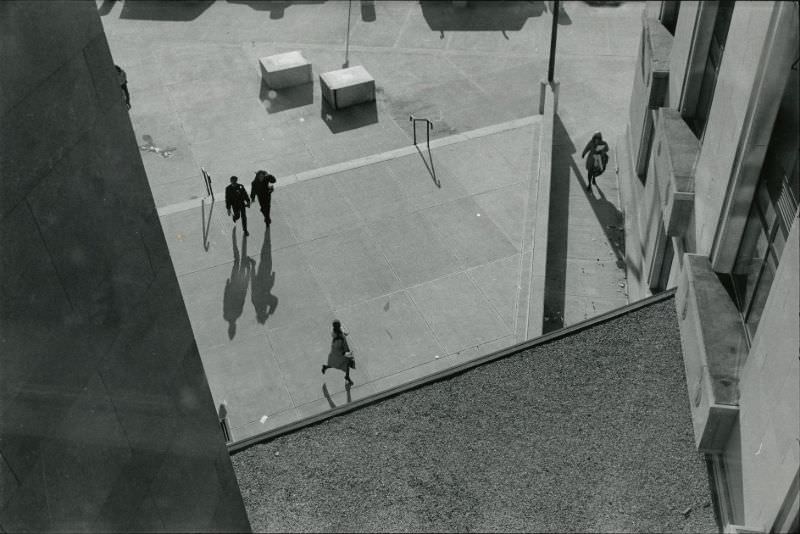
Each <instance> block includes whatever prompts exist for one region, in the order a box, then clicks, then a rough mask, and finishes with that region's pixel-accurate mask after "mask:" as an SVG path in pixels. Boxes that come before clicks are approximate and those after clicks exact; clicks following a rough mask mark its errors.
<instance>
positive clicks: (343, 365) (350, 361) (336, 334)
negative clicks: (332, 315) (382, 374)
mask: <svg viewBox="0 0 800 534" xmlns="http://www.w3.org/2000/svg"><path fill="white" fill-rule="evenodd" d="M330 368H334V369H339V370H340V371H344V380H345V383H346V384H347V385H348V386H352V385H353V381H352V380H350V369H355V368H356V362H355V358H353V356H352V354H351V353H350V346H349V345H348V344H347V332H345V331H343V330H342V323H340V322H339V321H338V320H335V321H333V331H332V332H331V351H330V353H328V363H327V364H326V365H323V366H322V374H323V375H324V374H325V371H327V370H328V369H330Z"/></svg>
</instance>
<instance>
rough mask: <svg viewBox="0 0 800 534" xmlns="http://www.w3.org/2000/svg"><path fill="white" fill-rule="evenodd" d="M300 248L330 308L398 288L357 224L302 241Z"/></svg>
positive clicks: (378, 251)
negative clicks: (336, 232) (345, 229)
mask: <svg viewBox="0 0 800 534" xmlns="http://www.w3.org/2000/svg"><path fill="white" fill-rule="evenodd" d="M300 249H301V250H302V251H303V255H304V256H305V257H306V258H307V259H308V262H309V264H310V265H311V268H312V269H313V271H314V276H315V278H316V279H317V280H319V282H320V287H321V288H322V291H323V292H324V293H325V296H326V297H327V298H328V302H329V303H330V306H331V308H332V309H338V308H341V307H344V306H347V305H348V304H352V303H355V302H360V301H364V300H369V299H371V298H374V297H377V296H379V295H385V294H387V293H391V292H393V291H395V290H397V289H399V288H400V280H399V279H398V277H397V276H396V275H395V274H394V271H393V270H392V267H391V266H390V265H389V262H388V261H386V257H385V256H384V255H383V252H382V251H381V249H380V247H379V245H378V243H376V242H374V241H373V240H372V238H370V236H368V235H367V233H366V232H365V231H364V229H363V228H361V227H358V228H356V229H354V230H347V231H345V232H342V233H338V234H333V235H329V236H327V237H325V238H321V239H315V240H313V241H309V242H307V243H303V244H302V245H301V246H300Z"/></svg>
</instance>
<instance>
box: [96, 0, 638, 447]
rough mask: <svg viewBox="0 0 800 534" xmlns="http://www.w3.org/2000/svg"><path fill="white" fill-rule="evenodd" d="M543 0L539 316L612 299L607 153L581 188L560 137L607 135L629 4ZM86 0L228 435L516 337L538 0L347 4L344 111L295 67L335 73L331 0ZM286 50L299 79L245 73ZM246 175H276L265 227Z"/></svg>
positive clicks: (634, 16)
mask: <svg viewBox="0 0 800 534" xmlns="http://www.w3.org/2000/svg"><path fill="white" fill-rule="evenodd" d="M170 4H171V5H170ZM181 4H183V7H181ZM279 4H280V5H282V6H283V7H282V8H281V9H278V8H279V7H280V6H279ZM565 4H566V7H565V10H564V12H563V13H562V15H561V19H560V20H561V22H562V25H561V26H560V27H559V59H558V63H557V77H558V78H559V79H560V81H561V89H560V100H559V117H558V120H557V123H556V131H555V135H554V145H555V148H554V151H553V177H552V180H553V181H552V194H551V203H550V213H551V225H550V235H549V240H550V241H549V243H548V245H547V247H548V266H547V278H548V291H547V295H546V299H545V300H546V302H545V306H546V313H547V317H548V322H547V323H546V325H545V327H546V328H550V329H553V328H557V327H559V326H561V325H566V324H571V323H574V322H577V321H579V320H582V319H584V318H586V317H589V316H591V315H595V314H596V313H601V312H603V311H606V310H607V309H612V308H615V307H617V306H620V305H623V304H626V303H627V298H626V296H625V293H624V287H621V286H620V283H622V284H623V285H624V268H623V269H620V268H619V266H618V265H617V262H618V255H619V254H620V253H621V251H620V249H619V246H618V245H617V244H616V242H617V235H616V233H615V232H616V231H617V230H616V228H615V227H619V226H621V222H619V220H618V219H619V215H620V214H619V212H618V208H617V207H618V206H619V200H618V195H617V193H616V181H615V179H614V175H613V167H614V165H613V163H614V161H613V158H612V163H611V164H610V165H609V170H608V171H607V172H606V174H605V175H604V176H602V177H601V178H600V179H599V182H600V184H601V192H598V191H595V192H593V194H592V195H587V194H586V193H585V191H583V190H582V189H581V185H582V183H585V182H582V181H583V180H585V173H584V172H583V164H582V161H581V160H580V151H581V150H582V148H583V144H585V142H586V141H587V140H588V139H589V137H590V136H591V133H592V132H593V131H594V130H597V129H600V130H602V131H603V132H604V134H605V137H606V138H607V139H608V140H609V141H610V142H612V150H613V148H614V147H613V140H614V137H613V135H614V133H615V132H617V131H622V130H623V129H624V120H625V114H626V112H627V98H628V96H629V92H630V87H631V76H632V73H633V65H632V62H633V59H634V58H635V54H636V43H637V42H638V26H639V16H640V13H641V8H642V4H623V5H622V6H620V7H616V8H595V7H591V6H588V5H586V4H584V3H582V2H567V3H565ZM98 5H99V6H100V12H101V13H102V14H103V24H104V26H105V28H106V33H107V35H108V38H109V44H110V46H111V50H112V53H113V55H114V58H115V62H116V63H117V64H119V65H121V66H123V67H124V68H125V69H126V71H127V73H128V79H129V87H130V90H131V93H132V104H133V109H132V110H131V120H132V123H133V126H134V130H135V132H136V135H137V139H138V140H139V142H140V143H141V144H142V145H143V152H142V159H143V162H144V164H145V167H146V169H147V171H148V176H149V179H150V183H151V188H152V191H153V195H154V199H155V202H156V205H157V206H158V207H159V213H160V215H161V220H162V226H163V228H164V234H165V236H166V239H167V243H168V245H169V247H170V250H171V253H172V258H173V263H174V264H175V268H176V272H177V275H178V278H179V282H180V284H181V288H182V291H183V295H184V301H185V304H186V308H187V311H188V312H189V316H190V319H191V321H192V326H193V328H194V331H195V336H196V339H197V342H198V346H199V348H200V352H201V356H202V358H203V363H204V366H205V370H206V374H207V376H208V379H209V384H210V386H211V389H212V394H213V396H214V399H215V402H216V403H217V404H218V405H220V404H224V405H225V406H226V411H227V416H228V418H229V425H230V426H231V428H232V431H233V437H234V438H235V439H241V438H244V437H247V436H250V435H253V434H256V433H259V432H263V431H265V430H268V429H270V428H275V427H277V426H280V425H282V424H285V423H289V422H292V421H294V420H297V419H299V418H303V417H306V416H309V415H313V414H316V413H319V412H320V411H323V410H327V409H329V408H330V407H332V406H335V405H338V404H340V403H344V402H347V401H348V400H351V399H354V398H358V397H362V396H364V395H368V394H371V393H374V392H377V391H380V390H383V389H386V388H389V387H391V386H393V385H396V384H399V383H402V382H405V381H408V380H411V379H414V378H417V377H419V376H424V375H426V374H429V373H431V372H434V371H437V370H440V369H442V368H445V367H448V366H451V365H455V364H457V363H460V362H461V361H464V359H465V358H473V357H477V356H478V355H481V354H485V353H488V352H492V351H494V350H497V349H499V348H502V347H505V346H508V345H510V344H512V343H514V342H516V341H521V340H523V339H524V335H523V334H522V333H523V331H524V329H523V328H521V323H522V321H520V318H519V313H518V312H519V311H520V310H521V309H522V308H523V307H522V306H520V303H521V302H524V301H525V299H527V298H529V295H528V294H527V293H526V292H525V285H524V284H521V283H520V273H521V272H523V267H524V265H525V263H524V262H526V261H529V258H530V247H531V243H530V236H528V235H526V232H524V231H523V229H524V228H526V221H528V220H530V219H529V218H530V217H532V216H534V215H535V214H533V213H531V209H530V202H529V200H530V196H531V195H530V191H531V190H532V189H533V188H535V187H536V180H538V175H537V173H536V169H537V167H538V164H537V163H538V157H539V154H538V153H537V152H536V150H534V147H537V145H538V135H539V132H538V129H539V117H535V116H532V115H534V113H535V108H536V104H537V102H538V92H539V90H538V87H539V86H538V81H539V80H540V79H541V78H543V77H544V76H546V61H547V57H546V50H547V47H548V45H549V25H550V20H551V19H550V14H549V12H548V11H547V9H548V5H549V4H545V3H542V2H519V3H513V4H512V3H505V4H503V5H504V7H503V8H502V9H500V8H498V7H497V6H498V4H494V6H493V7H491V6H489V5H488V4H479V5H477V6H471V7H468V8H455V7H452V6H449V5H448V6H446V7H442V6H441V5H433V4H431V3H423V4H419V3H416V2H414V3H411V2H409V3H406V2H376V3H375V4H374V5H373V9H374V12H373V13H369V9H366V12H365V8H364V6H368V3H363V4H362V5H361V13H360V15H359V10H357V9H354V10H353V16H352V28H351V39H350V47H349V63H350V65H358V64H361V65H364V66H365V68H366V69H367V70H368V71H369V72H370V73H371V74H372V75H373V76H374V77H375V78H376V83H377V86H378V94H377V101H376V103H375V104H374V105H362V106H357V107H354V108H350V109H349V110H345V111H343V112H341V111H340V112H332V110H330V109H327V107H326V106H325V105H324V103H323V102H322V101H321V99H320V94H319V87H318V82H317V80H316V77H317V75H318V74H319V73H320V72H324V71H326V70H333V69H337V68H340V67H341V66H342V62H343V59H344V54H345V43H344V35H345V33H346V22H347V20H346V17H347V3H346V2H315V3H302V4H288V5H287V4H286V3H285V2H284V3H263V2H215V3H210V2H192V3H177V4H176V3H146V2H143V3H133V2H114V3H108V2H106V3H102V4H101V3H99V2H98ZM354 6H355V3H354ZM465 9H466V11H464V10H465ZM470 10H472V11H470ZM487 14H488V15H491V16H485V15H487ZM543 14H546V15H547V16H542V15H543ZM477 15H483V16H477ZM609 35H614V37H615V39H614V40H612V39H611V38H610V37H609ZM631 36H632V37H631ZM295 49H296V50H301V51H302V52H303V54H304V55H305V56H306V57H307V58H308V59H309V60H311V61H312V63H313V65H314V76H315V82H314V83H313V84H307V85H306V86H301V87H299V88H296V89H292V90H289V91H280V92H274V91H270V90H269V89H267V88H266V87H264V86H262V85H261V81H260V76H259V72H258V65H257V58H258V57H259V56H262V55H268V54H273V53H278V52H283V51H286V50H295ZM411 114H413V115H415V116H419V117H427V118H430V119H431V120H432V121H433V122H434V130H433V132H432V136H433V137H432V138H433V141H432V144H433V149H432V152H431V154H428V153H427V151H426V150H425V149H424V148H423V150H422V151H421V152H417V151H416V150H415V149H413V148H412V147H410V145H411V130H410V124H409V122H408V116H409V115H411ZM578 145H580V146H578ZM155 148H158V149H159V150H165V149H166V150H169V152H168V153H169V154H170V155H169V157H164V156H165V155H166V154H163V153H162V154H159V153H157V152H154V151H152V150H154V149H155ZM426 157H427V158H428V159H425V158H426ZM201 166H203V167H205V168H206V169H207V170H208V171H209V172H210V173H211V175H212V177H213V179H214V183H215V185H216V190H217V201H216V202H215V203H213V204H212V203H210V199H207V200H203V201H202V202H201V199H202V197H204V195H205V192H204V186H203V184H202V181H201V178H200V172H199V168H200V167H201ZM431 167H432V168H431ZM259 168H265V169H267V170H269V171H270V172H272V173H274V174H276V175H277V176H278V179H279V183H278V186H279V187H278V189H277V190H276V193H275V195H274V198H273V217H272V218H273V221H274V222H273V225H272V227H271V228H270V231H269V232H268V233H266V232H265V229H264V224H263V222H262V221H261V220H260V218H259V216H258V215H259V213H258V210H257V209H251V210H250V230H251V235H250V237H249V238H247V240H246V241H245V240H243V236H242V234H241V228H239V229H238V230H236V231H235V232H234V231H233V225H232V223H231V221H230V219H229V218H227V217H226V216H225V210H224V200H223V199H222V198H221V192H222V188H223V187H224V185H225V184H226V182H227V177H228V176H230V175H231V174H236V175H238V176H239V177H240V181H241V182H243V183H245V184H246V185H249V182H250V180H251V179H252V176H253V173H254V172H255V170H257V169H259ZM432 172H433V173H435V175H436V179H437V180H438V181H439V182H440V185H441V187H437V186H436V185H435V184H434V180H433V179H432V176H431V174H432ZM620 237H621V236H620ZM526 242H527V245H526ZM539 245H540V246H541V245H542V244H541V243H540V244H539ZM622 253H623V254H624V251H622ZM237 258H238V259H237ZM334 317H337V318H339V319H340V320H342V323H343V325H344V327H345V330H348V331H349V332H350V334H351V335H350V341H351V347H352V348H353V350H354V352H355V354H356V357H357V362H358V368H357V369H356V370H355V371H354V372H353V374H352V377H353V380H354V381H355V382H356V384H355V386H354V387H353V388H351V389H350V390H345V388H344V380H343V378H342V375H341V373H340V372H338V371H330V372H329V373H328V374H327V375H325V376H324V377H323V376H322V375H321V374H319V373H320V369H319V368H320V365H321V364H322V363H323V362H324V361H325V358H326V355H327V351H328V345H329V339H330V338H329V332H330V321H331V320H332V319H333V318H334ZM232 323H233V324H235V330H233V329H231V324H232Z"/></svg>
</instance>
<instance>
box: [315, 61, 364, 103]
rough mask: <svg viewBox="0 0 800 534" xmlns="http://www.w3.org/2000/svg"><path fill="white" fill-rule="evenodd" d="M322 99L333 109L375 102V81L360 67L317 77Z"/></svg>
mask: <svg viewBox="0 0 800 534" xmlns="http://www.w3.org/2000/svg"><path fill="white" fill-rule="evenodd" d="M319 85H320V90H321V91H322V97H323V98H324V99H325V100H326V101H327V102H328V104H330V105H331V106H332V107H333V109H342V108H346V107H347V106H353V105H355V104H363V103H364V102H373V101H374V100H375V79H374V78H373V77H372V76H370V74H369V72H367V70H366V69H365V68H364V67H362V66H361V65H356V66H355V67H350V68H348V69H340V70H332V71H329V72H324V73H322V74H320V75H319Z"/></svg>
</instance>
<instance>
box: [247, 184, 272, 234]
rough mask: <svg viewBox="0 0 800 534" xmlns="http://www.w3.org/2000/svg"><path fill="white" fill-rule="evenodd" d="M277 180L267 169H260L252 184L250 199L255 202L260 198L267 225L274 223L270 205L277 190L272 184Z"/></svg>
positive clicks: (259, 201) (259, 202)
mask: <svg viewBox="0 0 800 534" xmlns="http://www.w3.org/2000/svg"><path fill="white" fill-rule="evenodd" d="M276 181H277V180H276V179H275V177H274V176H272V175H271V174H269V173H268V172H267V171H258V172H257V173H256V177H255V179H254V180H253V183H252V184H251V186H250V200H252V201H253V202H255V200H256V198H258V205H259V206H260V207H261V213H262V214H263V215H264V222H265V223H267V226H269V225H270V224H271V223H272V219H271V218H270V205H271V204H272V192H273V191H274V190H275V187H274V186H273V185H272V184H274V183H275V182H276Z"/></svg>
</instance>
